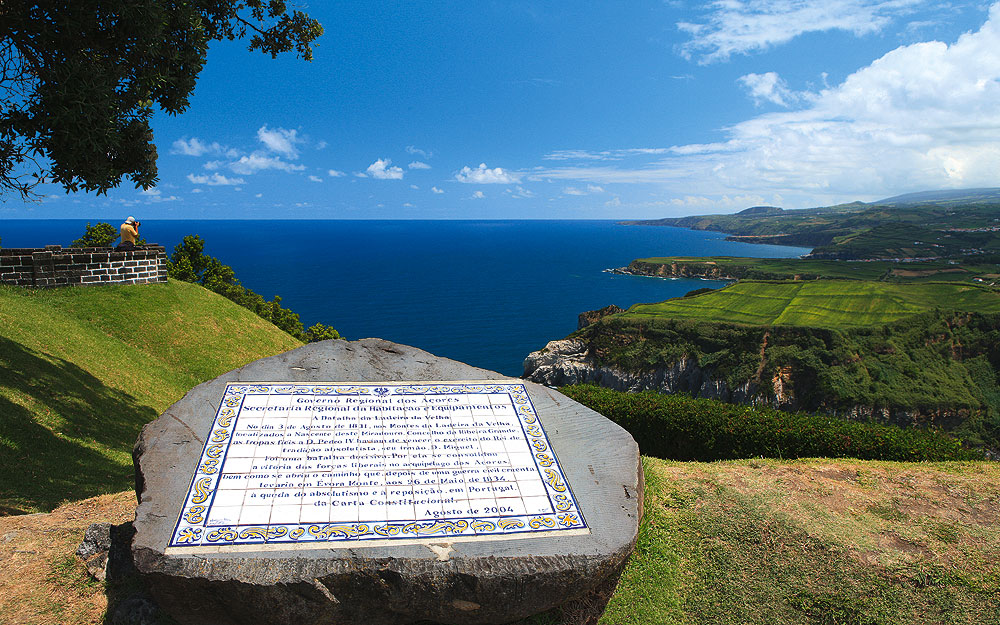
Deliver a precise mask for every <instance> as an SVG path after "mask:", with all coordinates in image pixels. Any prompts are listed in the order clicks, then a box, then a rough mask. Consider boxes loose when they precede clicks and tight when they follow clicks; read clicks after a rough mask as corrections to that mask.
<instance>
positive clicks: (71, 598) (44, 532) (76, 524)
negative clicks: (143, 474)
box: [0, 491, 135, 625]
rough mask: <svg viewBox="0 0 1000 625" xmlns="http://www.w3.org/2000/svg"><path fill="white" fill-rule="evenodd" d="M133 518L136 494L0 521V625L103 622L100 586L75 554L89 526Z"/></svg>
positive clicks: (104, 599)
mask: <svg viewBox="0 0 1000 625" xmlns="http://www.w3.org/2000/svg"><path fill="white" fill-rule="evenodd" d="M134 517H135V493H134V492H132V491H126V492H123V493H118V494H115V495H101V496H99V497H92V498H90V499H84V500H83V501H78V502H75V503H70V504H66V505H64V506H60V507H59V508H56V509H55V510H54V511H52V512H51V513H48V514H26V515H20V516H8V517H0V566H2V567H3V575H0V625H15V624H17V625H26V624H29V623H30V624H32V625H64V624H84V623H87V624H89V623H102V622H103V621H104V613H105V610H106V609H107V596H106V595H105V590H104V584H103V583H101V582H97V581H95V580H94V579H93V578H91V577H90V576H89V575H88V573H87V569H86V567H84V565H83V563H82V562H81V561H80V560H79V559H78V558H77V557H76V556H75V555H74V553H75V552H76V548H77V546H78V545H79V544H80V542H81V541H82V540H83V533H84V531H85V530H86V529H87V527H88V526H89V525H90V524H91V523H100V522H104V523H114V524H118V523H124V522H126V521H130V520H132V519H133V518H134Z"/></svg>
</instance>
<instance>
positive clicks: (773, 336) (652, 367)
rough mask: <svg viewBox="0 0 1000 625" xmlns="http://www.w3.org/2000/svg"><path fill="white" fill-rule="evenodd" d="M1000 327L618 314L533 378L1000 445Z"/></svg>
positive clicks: (940, 318)
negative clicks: (759, 322) (834, 325)
mask: <svg viewBox="0 0 1000 625" xmlns="http://www.w3.org/2000/svg"><path fill="white" fill-rule="evenodd" d="M998 328H1000V315H996V314H962V315H958V314H945V313H928V314H924V315H918V316H916V317H914V318H911V319H908V320H906V321H904V322H900V323H895V324H890V325H889V326H886V327H884V328H859V329H841V330H826V329H822V328H805V327H785V326H775V327H761V326H741V325H737V324H723V323H710V322H695V321H684V320H676V319H673V320H656V321H652V320H645V321H642V322H638V321H635V320H630V319H627V318H623V317H621V316H611V317H607V318H605V319H603V320H601V321H598V322H597V323H594V324H592V325H590V326H587V327H586V328H584V329H583V330H579V331H577V332H576V333H574V334H572V335H570V336H569V337H567V338H566V339H562V340H557V341H551V342H549V343H548V344H547V345H546V346H545V348H543V349H541V350H538V351H536V352H533V353H531V354H530V355H529V356H528V357H527V359H526V360H525V362H524V377H525V378H526V379H529V380H531V381H534V382H539V383H541V384H546V385H549V386H562V385H566V384H579V383H592V384H597V385H600V386H604V387H608V388H612V389H615V390H622V391H640V390H657V391H661V392H665V393H685V394H690V395H692V396H695V397H703V398H710V399H717V400H721V401H725V402H731V403H739V404H748V405H763V406H769V407H772V408H776V409H779V410H788V411H806V412H814V413H820V414H829V415H834V416H840V417H844V418H848V419H863V420H873V421H878V422H884V423H894V424H897V425H902V426H920V427H927V426H933V427H940V428H944V429H947V430H951V431H954V432H955V433H956V435H958V436H959V437H961V438H963V440H966V441H967V442H969V443H970V444H977V445H985V446H987V447H989V448H991V449H1000V436H998V432H1000V428H998V423H1000V419H998V417H997V415H998V406H997V405H996V404H997V403H998V402H997V400H998V399H1000V393H998V388H1000V387H998V385H997V370H998V367H997V363H996V362H995V360H996V359H997V356H998V354H997V353H996V345H997V344H1000V342H998V336H997V335H998V332H1000V330H998Z"/></svg>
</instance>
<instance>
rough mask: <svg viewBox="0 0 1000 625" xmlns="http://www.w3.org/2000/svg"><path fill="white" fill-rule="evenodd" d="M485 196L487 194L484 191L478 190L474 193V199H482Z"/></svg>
mask: <svg viewBox="0 0 1000 625" xmlns="http://www.w3.org/2000/svg"><path fill="white" fill-rule="evenodd" d="M484 197H486V194H485V193H483V192H482V191H476V192H475V193H473V194H472V199H474V200H481V199H483V198H484Z"/></svg>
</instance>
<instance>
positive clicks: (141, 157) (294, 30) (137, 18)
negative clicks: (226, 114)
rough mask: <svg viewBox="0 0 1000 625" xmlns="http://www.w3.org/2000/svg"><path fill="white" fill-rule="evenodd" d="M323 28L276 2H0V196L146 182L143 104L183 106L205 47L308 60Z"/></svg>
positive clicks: (149, 139) (150, 153)
mask: <svg viewBox="0 0 1000 625" xmlns="http://www.w3.org/2000/svg"><path fill="white" fill-rule="evenodd" d="M322 33H323V28H322V26H320V24H319V22H317V21H316V20H315V19H313V18H311V17H309V16H308V15H307V14H305V13H303V12H301V11H297V10H293V11H288V9H287V7H286V4H285V2H284V1H283V0H193V1H191V2H163V1H156V0H138V1H134V0H100V1H98V0H42V1H40V2H35V1H32V2H28V1H27V0H3V1H2V2H0V85H2V89H0V196H5V195H7V194H10V193H17V194H19V195H20V196H21V197H22V198H24V199H27V198H30V197H31V196H32V189H33V188H34V187H35V186H36V185H37V184H39V183H40V182H42V181H45V182H52V183H56V184H60V185H62V186H63V187H65V188H66V190H67V191H76V190H79V189H83V190H86V191H96V192H98V193H105V192H107V191H108V189H110V188H113V187H116V186H118V184H119V183H120V182H121V181H122V179H123V178H128V179H129V180H130V181H132V182H133V183H134V184H135V186H136V187H137V188H138V187H143V188H149V187H150V186H153V185H154V184H155V183H156V179H157V178H156V175H157V169H156V146H155V145H154V144H153V132H152V129H151V128H150V119H151V118H152V115H153V106H154V105H157V106H159V107H160V108H161V109H162V110H164V111H166V112H167V113H169V114H171V115H175V114H178V113H180V112H182V111H184V110H185V109H186V108H187V106H188V98H189V97H190V95H191V92H192V91H193V90H194V86H195V81H196V80H197V78H198V74H199V73H200V72H201V70H202V68H203V67H204V65H205V59H206V54H207V52H208V47H209V44H210V43H211V42H212V41H219V40H222V39H228V40H234V39H244V38H246V37H247V35H248V34H249V49H250V50H259V51H261V52H263V53H265V54H270V55H271V56H272V57H275V56H277V55H278V54H280V53H282V52H291V51H294V52H295V53H296V55H297V56H299V57H301V58H303V59H305V60H307V61H308V60H311V59H312V43H313V41H314V40H315V39H316V38H317V37H319V36H320V35H321V34H322Z"/></svg>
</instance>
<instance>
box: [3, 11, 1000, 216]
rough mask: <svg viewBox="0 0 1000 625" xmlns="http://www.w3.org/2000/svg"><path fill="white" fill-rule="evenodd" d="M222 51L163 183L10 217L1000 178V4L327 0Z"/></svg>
mask: <svg viewBox="0 0 1000 625" xmlns="http://www.w3.org/2000/svg"><path fill="white" fill-rule="evenodd" d="M304 8H305V10H307V11H308V12H309V13H310V14H311V15H313V16H314V17H316V18H318V19H319V20H320V22H321V23H322V24H323V26H324V28H325V34H324V36H323V37H322V38H321V39H320V40H319V46H318V47H317V49H316V51H315V60H314V61H313V62H312V63H306V62H303V61H301V60H298V59H295V58H294V57H293V56H290V55H289V56H286V57H282V58H279V59H277V60H272V59H270V58H269V57H266V56H264V55H261V54H259V53H250V52H247V51H246V50H245V44H241V43H239V42H235V43H230V42H224V43H219V44H217V45H215V46H214V47H213V48H212V50H211V52H210V55H209V59H208V64H207V66H206V68H205V69H204V71H203V72H202V74H201V76H200V78H199V81H198V86H197V89H196V91H195V94H194V96H193V98H192V100H191V106H190V108H189V109H188V111H187V112H185V113H183V114H182V115H180V116H177V117H170V116H168V115H165V114H162V113H157V115H156V118H155V121H154V132H155V138H156V143H157V146H158V149H159V154H160V158H159V168H160V182H159V184H158V186H157V187H156V188H155V189H153V190H151V191H146V192H140V191H136V190H134V189H132V188H131V187H130V186H128V185H126V186H125V187H123V188H119V189H116V190H114V191H112V192H110V193H109V194H108V196H107V197H104V196H100V197H98V196H95V195H92V194H82V193H81V194H72V195H67V194H65V193H63V192H62V191H61V190H59V189H57V188H54V187H50V188H48V189H45V190H44V191H45V193H46V194H47V196H46V197H45V199H44V200H43V201H42V202H40V203H36V204H28V205H25V204H21V203H20V202H18V201H16V200H13V199H8V201H7V202H6V203H4V204H0V216H5V217H107V218H118V217H123V216H124V215H126V214H135V215H136V216H137V217H140V218H150V219H151V218H296V219H298V218H323V219H326V218H330V219H337V218H347V219H366V218H378V219H385V218H401V219H411V218H415V219H441V218H457V219H466V218H545V219H589V218H612V219H614V218H651V217H664V216H675V215H687V214H699V213H711V212H733V211H736V210H740V209H743V208H746V207H748V206H752V205H758V204H773V205H778V206H783V207H785V208H802V207H808V206H820V205H828V204H834V203H837V202H843V201H853V200H863V201H870V200H875V199H879V198H883V197H888V196H891V195H896V194H899V193H905V192H911V191H920V190H926V189H937V188H963V187H992V186H1000V176H998V172H1000V4H997V5H992V6H991V5H989V4H984V3H976V2H970V3H961V2H957V3H941V2H925V1H922V0H771V1H761V0H718V1H716V2H680V1H676V2H672V1H667V2H665V1H662V0H634V1H630V2H609V1H586V0H579V1H577V2H557V1H551V2H541V1H511V2H491V1H489V0H483V1H481V2H476V3H468V2H445V1H433V0H427V1H421V2H387V1H383V2H379V3H370V2H336V3H332V2H331V3H327V2H322V3H319V2H314V3H312V4H306V5H305V7H304Z"/></svg>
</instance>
